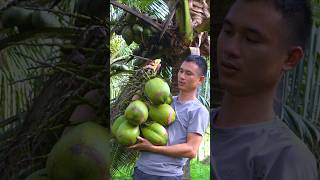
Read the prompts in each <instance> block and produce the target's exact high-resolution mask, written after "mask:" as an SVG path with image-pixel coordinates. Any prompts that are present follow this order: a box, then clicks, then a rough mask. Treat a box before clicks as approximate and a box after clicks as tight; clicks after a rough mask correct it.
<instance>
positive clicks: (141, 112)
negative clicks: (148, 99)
mask: <svg viewBox="0 0 320 180" xmlns="http://www.w3.org/2000/svg"><path fill="white" fill-rule="evenodd" d="M124 115H125V117H126V118H127V119H128V122H129V123H130V124H132V125H134V126H138V125H140V124H142V123H144V122H145V121H146V120H147V119H148V107H147V106H146V104H145V103H143V102H142V101H140V100H135V101H133V102H131V103H130V104H129V106H128V107H127V108H126V110H125V112H124Z"/></svg>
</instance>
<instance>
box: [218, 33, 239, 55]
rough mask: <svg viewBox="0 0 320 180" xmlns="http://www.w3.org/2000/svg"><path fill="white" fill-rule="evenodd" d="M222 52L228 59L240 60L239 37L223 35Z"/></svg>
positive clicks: (221, 41)
mask: <svg viewBox="0 0 320 180" xmlns="http://www.w3.org/2000/svg"><path fill="white" fill-rule="evenodd" d="M220 43H221V51H222V53H223V55H224V56H227V57H228V58H238V57H239V56H240V40H239V37H238V35H236V34H235V35H232V36H226V35H222V38H221V39H220Z"/></svg>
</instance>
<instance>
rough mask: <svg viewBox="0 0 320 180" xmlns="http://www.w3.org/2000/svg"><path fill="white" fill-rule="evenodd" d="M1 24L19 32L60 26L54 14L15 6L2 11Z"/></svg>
mask: <svg viewBox="0 0 320 180" xmlns="http://www.w3.org/2000/svg"><path fill="white" fill-rule="evenodd" d="M1 22H2V26H3V27H4V28H12V27H18V29H19V31H20V32H22V31H28V30H33V29H39V28H46V27H47V28H48V27H60V26H61V23H60V22H59V20H58V16H57V15H55V14H54V13H51V12H48V11H41V10H31V9H25V8H22V7H15V6H13V7H10V8H8V9H6V10H5V11H3V13H2V15H1Z"/></svg>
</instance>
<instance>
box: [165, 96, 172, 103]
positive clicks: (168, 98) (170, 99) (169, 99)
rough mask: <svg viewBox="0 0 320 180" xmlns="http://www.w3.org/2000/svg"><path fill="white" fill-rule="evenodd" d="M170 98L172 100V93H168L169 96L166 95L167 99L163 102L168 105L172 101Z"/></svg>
mask: <svg viewBox="0 0 320 180" xmlns="http://www.w3.org/2000/svg"><path fill="white" fill-rule="evenodd" d="M172 100H173V99H172V95H170V96H168V97H167V100H166V102H164V103H165V104H169V105H170V104H171V103H172Z"/></svg>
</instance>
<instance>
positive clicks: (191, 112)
mask: <svg viewBox="0 0 320 180" xmlns="http://www.w3.org/2000/svg"><path fill="white" fill-rule="evenodd" d="M171 106H172V107H173V108H174V110H175V111H176V120H175V121H174V123H172V124H171V125H170V126H169V127H168V128H167V131H168V135H169V140H168V143H167V145H174V144H182V143H186V142H187V134H188V133H197V134H200V135H203V134H204V133H205V131H206V128H207V127H208V124H209V112H208V110H207V109H206V108H205V107H204V106H203V105H202V104H201V102H200V101H199V100H198V99H194V100H190V101H186V102H180V101H179V100H178V99H177V97H176V96H174V97H173V102H172V104H171ZM186 161H187V158H182V157H171V156H166V155H162V154H157V153H152V152H146V151H141V154H140V158H139V159H138V161H137V163H136V167H137V168H138V169H139V170H140V171H142V172H144V173H147V174H151V175H156V176H181V175H183V171H182V168H183V166H184V164H185V163H186Z"/></svg>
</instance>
